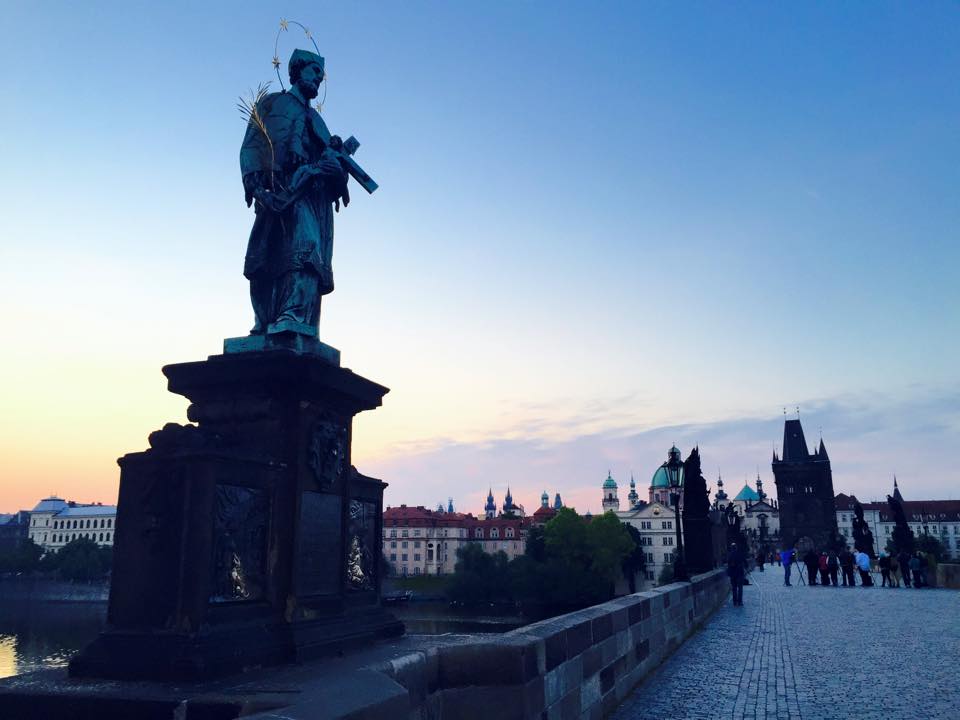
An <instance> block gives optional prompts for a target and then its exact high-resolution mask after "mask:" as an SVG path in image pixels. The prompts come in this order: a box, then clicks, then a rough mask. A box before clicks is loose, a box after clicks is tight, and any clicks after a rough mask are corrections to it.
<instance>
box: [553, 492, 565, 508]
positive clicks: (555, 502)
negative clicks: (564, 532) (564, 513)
mask: <svg viewBox="0 0 960 720" xmlns="http://www.w3.org/2000/svg"><path fill="white" fill-rule="evenodd" d="M562 507H563V500H561V499H560V493H557V494H556V496H555V497H554V498H553V509H554V510H559V509H560V508H562Z"/></svg>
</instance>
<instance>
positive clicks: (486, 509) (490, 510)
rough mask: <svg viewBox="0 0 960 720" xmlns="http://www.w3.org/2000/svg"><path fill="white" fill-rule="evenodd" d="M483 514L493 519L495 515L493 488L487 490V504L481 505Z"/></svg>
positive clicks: (495, 506)
mask: <svg viewBox="0 0 960 720" xmlns="http://www.w3.org/2000/svg"><path fill="white" fill-rule="evenodd" d="M483 516H484V517H485V518H486V519H487V520H493V519H494V518H495V517H496V516H497V504H496V503H495V502H494V501H493V488H490V489H489V490H488V491H487V504H486V505H484V506H483Z"/></svg>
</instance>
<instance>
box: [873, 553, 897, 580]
mask: <svg viewBox="0 0 960 720" xmlns="http://www.w3.org/2000/svg"><path fill="white" fill-rule="evenodd" d="M877 565H878V566H879V567H880V577H881V578H882V580H881V582H880V587H887V586H888V585H889V586H890V587H893V581H892V580H891V579H890V558H889V556H888V555H887V554H886V553H880V559H879V560H877Z"/></svg>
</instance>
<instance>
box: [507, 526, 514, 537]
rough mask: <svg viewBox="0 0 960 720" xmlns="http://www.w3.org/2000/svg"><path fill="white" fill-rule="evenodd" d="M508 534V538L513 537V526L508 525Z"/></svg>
mask: <svg viewBox="0 0 960 720" xmlns="http://www.w3.org/2000/svg"><path fill="white" fill-rule="evenodd" d="M506 535H507V537H508V538H512V537H513V528H512V527H508V528H507V532H506Z"/></svg>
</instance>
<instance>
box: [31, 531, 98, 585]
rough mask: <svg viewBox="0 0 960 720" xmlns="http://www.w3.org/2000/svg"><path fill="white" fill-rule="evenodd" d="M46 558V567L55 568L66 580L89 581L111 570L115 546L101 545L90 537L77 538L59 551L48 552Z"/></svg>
mask: <svg viewBox="0 0 960 720" xmlns="http://www.w3.org/2000/svg"><path fill="white" fill-rule="evenodd" d="M48 558H49V559H48ZM44 560H45V561H46V562H45V563H44V565H46V569H50V570H55V571H56V573H57V575H59V576H60V577H61V578H63V579H64V580H73V581H78V582H89V581H91V580H99V579H101V578H104V577H105V576H106V575H107V573H109V572H110V566H111V563H112V561H113V548H110V547H101V546H99V545H97V543H96V542H94V541H93V540H91V539H90V538H77V539H76V540H71V541H70V542H68V543H67V544H66V545H64V546H63V547H62V548H61V549H60V550H59V552H55V553H48V554H47V556H45V557H44Z"/></svg>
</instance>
